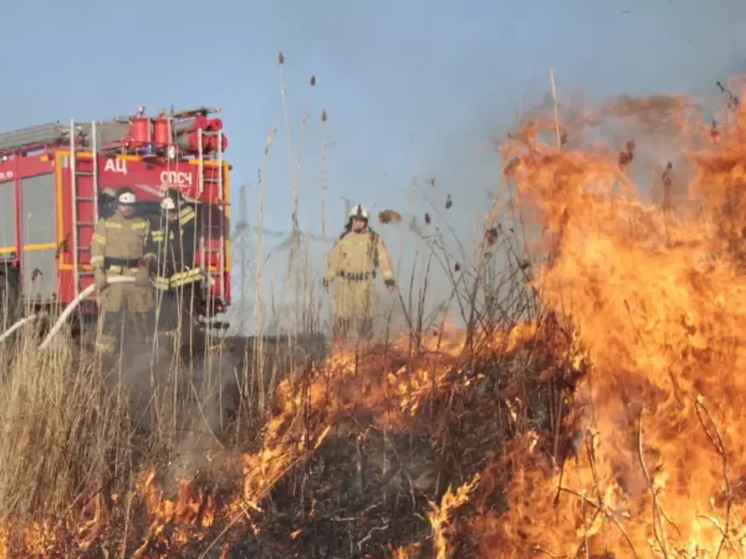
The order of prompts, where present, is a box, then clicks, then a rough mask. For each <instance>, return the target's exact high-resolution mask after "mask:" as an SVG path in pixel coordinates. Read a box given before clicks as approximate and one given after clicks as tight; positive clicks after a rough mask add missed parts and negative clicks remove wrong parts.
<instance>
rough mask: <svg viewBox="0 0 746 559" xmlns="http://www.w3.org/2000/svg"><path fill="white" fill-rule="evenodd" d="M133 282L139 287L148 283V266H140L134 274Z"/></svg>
mask: <svg viewBox="0 0 746 559" xmlns="http://www.w3.org/2000/svg"><path fill="white" fill-rule="evenodd" d="M135 284H136V285H139V286H141V287H146V286H148V285H149V284H150V272H149V270H148V268H146V267H144V266H143V267H141V268H140V269H139V270H137V274H135Z"/></svg>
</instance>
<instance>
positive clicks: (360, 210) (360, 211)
mask: <svg viewBox="0 0 746 559" xmlns="http://www.w3.org/2000/svg"><path fill="white" fill-rule="evenodd" d="M347 218H348V219H349V220H350V221H352V220H353V219H354V218H357V219H364V220H365V221H368V208H366V207H364V206H361V205H360V204H358V205H357V206H355V207H354V208H352V209H351V210H350V213H349V214H348V215H347Z"/></svg>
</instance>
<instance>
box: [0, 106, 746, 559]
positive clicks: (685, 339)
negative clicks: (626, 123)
mask: <svg viewBox="0 0 746 559" xmlns="http://www.w3.org/2000/svg"><path fill="white" fill-rule="evenodd" d="M621 101H622V102H616V103H615V104H611V105H607V106H606V107H605V108H603V109H602V110H601V115H602V116H604V115H606V116H608V115H609V114H612V115H616V116H624V117H625V118H626V117H630V116H631V117H635V118H638V119H640V121H641V123H642V126H643V130H649V129H650V127H651V126H653V125H654V123H655V122H658V121H662V122H663V125H664V126H663V128H664V129H665V130H667V131H668V132H669V133H670V131H671V130H676V131H677V132H676V133H677V134H683V133H684V132H686V133H687V134H688V133H691V132H692V130H694V131H697V133H699V131H701V132H702V134H704V135H705V136H704V137H702V138H697V139H696V140H697V142H692V141H688V142H687V145H694V144H695V143H698V144H699V145H700V148H698V151H692V152H688V153H687V154H686V155H687V156H689V157H690V161H691V162H692V164H693V166H694V169H695V172H694V174H693V175H692V177H691V180H690V184H689V189H688V191H689V198H688V200H687V202H686V204H684V205H678V206H676V207H673V206H672V205H671V204H670V201H669V203H667V204H665V205H664V207H661V206H659V205H653V204H649V203H646V202H645V201H644V200H643V198H642V196H641V195H640V193H639V189H638V188H637V187H636V185H635V184H634V181H633V180H632V179H631V178H630V175H629V172H630V171H629V164H630V162H631V161H632V160H633V159H635V160H637V158H638V156H639V155H640V153H639V150H640V148H639V146H640V145H641V143H640V142H637V141H634V140H630V141H629V142H628V143H627V147H626V148H625V149H624V150H623V152H622V156H620V153H619V151H618V150H617V151H614V150H599V149H597V147H594V148H593V149H588V150H587V151H583V150H580V149H575V148H573V151H568V145H570V144H567V143H563V142H560V147H559V148H558V147H557V146H556V144H555V142H554V141H553V139H552V140H548V141H547V142H546V143H545V142H543V141H542V139H541V133H542V131H543V130H544V129H546V131H547V132H548V133H549V135H550V136H549V137H550V138H552V133H553V132H556V128H557V127H556V123H555V122H554V121H553V119H552V118H551V117H549V116H547V117H544V118H543V119H542V118H538V119H536V120H535V121H534V122H533V123H531V124H530V125H529V126H527V127H526V128H524V129H522V130H520V131H519V132H518V133H516V134H511V135H510V136H509V137H508V141H507V142H506V143H505V144H503V145H502V146H501V151H502V154H503V156H504V157H505V160H506V162H509V164H508V165H507V166H506V175H507V176H508V178H509V181H510V183H511V185H512V187H513V188H515V190H516V192H515V194H516V198H517V201H518V209H519V210H520V211H522V212H524V216H527V217H531V218H532V220H533V223H534V224H541V225H542V226H543V227H544V230H543V231H542V232H541V233H540V234H537V235H536V236H535V237H534V238H533V241H535V242H536V244H535V246H533V247H532V252H533V256H535V257H536V258H534V260H535V261H536V262H539V263H538V264H534V265H531V264H529V260H528V259H527V258H526V255H525V254H522V253H521V251H520V250H518V249H517V248H516V247H517V245H518V243H517V236H516V233H515V231H516V227H517V223H519V220H516V221H515V222H514V223H512V224H507V223H506V224H503V223H499V224H498V223H496V222H495V220H494V218H491V219H488V221H487V223H485V236H484V239H483V240H482V241H481V242H480V244H479V246H478V247H477V249H476V250H475V255H476V256H475V257H474V258H473V259H472V261H471V262H469V261H468V259H467V258H466V257H465V255H460V256H459V257H458V258H457V259H454V257H451V256H449V255H448V254H445V253H444V251H442V250H440V249H441V246H442V245H440V244H438V243H439V241H438V240H437V238H436V239H435V240H430V241H428V243H429V244H428V249H429V250H430V251H431V252H432V255H433V256H432V258H433V259H434V260H436V261H437V262H438V263H439V264H440V266H441V268H442V271H443V272H444V273H446V274H447V276H448V277H449V279H451V281H452V288H453V293H452V295H451V299H450V302H452V303H453V305H452V307H455V308H456V311H454V312H459V313H460V314H461V317H462V318H463V320H464V322H465V324H466V328H465V330H464V331H463V332H461V331H458V330H456V329H454V328H452V327H449V326H447V323H446V322H442V323H441V326H440V328H438V327H435V328H433V327H431V326H430V325H427V324H426V322H427V321H426V320H424V319H423V315H422V313H421V312H420V313H419V316H418V315H417V313H415V312H411V309H410V312H409V313H408V323H409V325H410V327H411V331H410V332H408V333H407V334H406V335H402V336H401V337H398V338H395V339H394V341H393V342H391V343H389V344H380V345H377V346H372V347H366V348H364V349H360V348H353V347H347V348H336V349H335V351H334V352H332V353H331V354H329V355H327V356H326V358H325V359H323V360H310V361H305V362H303V361H296V362H295V366H294V367H292V368H289V370H288V371H285V372H286V373H289V374H285V375H279V376H277V380H278V383H277V385H276V388H274V389H273V391H272V396H273V399H270V402H269V404H268V406H267V408H266V409H265V410H262V411H261V413H259V414H257V415H256V417H254V419H257V420H259V421H257V422H256V423H255V424H254V425H257V426H258V427H257V428H256V429H255V430H254V431H248V432H247V430H246V428H245V427H244V431H243V433H244V436H243V437H241V438H233V439H231V440H230V441H229V440H228V439H224V440H221V446H219V447H215V448H213V449H209V450H207V451H205V452H204V453H203V454H204V456H203V457H204V458H205V460H203V461H202V462H201V465H200V468H199V469H197V470H192V471H190V472H189V475H182V476H180V477H179V478H178V479H177V480H176V483H171V484H169V483H168V481H167V479H166V477H165V476H164V471H169V469H168V462H169V461H171V460H172V459H173V452H174V449H175V448H177V447H178V445H177V444H175V443H174V442H173V439H174V438H175V437H176V434H177V431H178V430H177V428H176V426H175V424H174V423H173V422H171V421H170V420H167V419H166V418H168V417H171V415H172V413H171V412H173V410H172V409H171V408H169V407H168V406H166V404H165V399H164V402H163V403H161V405H159V406H156V407H155V409H156V410H157V413H155V414H154V417H155V420H154V423H151V424H149V427H148V429H145V430H144V431H145V432H140V431H142V430H143V428H142V426H141V425H140V426H139V427H138V428H139V429H140V431H138V428H135V427H133V422H132V412H131V409H132V408H131V406H128V405H125V404H124V401H123V400H121V399H112V398H113V397H112V392H111V390H110V389H109V388H108V385H107V384H106V383H105V382H104V378H105V377H102V376H101V375H99V374H98V373H97V372H96V371H97V369H96V368H95V366H93V365H89V363H88V362H87V361H85V360H83V361H80V362H79V363H78V362H77V360H76V358H75V357H74V356H73V355H72V354H70V353H69V351H68V350H66V349H58V350H56V351H55V352H53V353H50V354H46V355H39V354H36V353H35V352H34V351H33V350H32V349H31V346H26V347H25V348H24V347H23V346H22V347H21V349H20V350H19V353H18V355H17V357H16V359H15V361H14V365H13V366H12V367H11V369H10V370H9V371H8V373H6V375H5V377H4V378H3V381H2V383H1V385H0V403H2V404H3V407H2V409H3V410H4V411H3V413H4V414H5V415H4V425H5V428H4V430H3V432H2V435H0V437H1V438H0V459H2V460H3V463H4V464H5V465H4V468H3V469H2V470H0V510H2V511H3V512H4V516H3V520H4V524H3V526H4V532H3V535H4V537H3V538H2V545H3V546H4V547H2V548H0V550H2V551H3V552H4V554H5V556H29V555H33V554H38V555H49V556H91V557H99V556H134V557H172V556H187V557H190V556H195V557H226V558H228V557H243V556H252V557H270V558H271V557H288V556H293V557H296V556H297V557H383V556H389V557H397V558H399V559H403V558H405V557H407V558H410V559H414V558H421V557H436V558H438V559H444V558H446V557H531V556H535V555H542V554H543V555H544V556H548V557H565V558H576V557H587V558H591V557H593V558H601V557H669V558H672V557H691V558H693V557H716V556H720V557H739V556H743V555H744V552H743V542H744V541H746V529H744V524H743V519H744V517H745V516H746V506H745V505H744V498H743V490H742V484H743V480H744V479H745V476H746V463H745V462H744V460H743V458H742V457H743V455H744V451H745V450H746V449H744V446H743V445H744V443H743V438H742V437H741V436H740V433H741V431H742V430H743V428H746V424H745V423H744V414H743V412H742V410H743V409H744V404H743V402H742V400H743V397H742V396H741V394H742V393H743V392H744V390H743V389H744V386H743V382H742V375H741V370H742V369H741V367H742V366H743V364H744V361H745V359H746V355H744V353H743V349H742V346H743V344H742V343H741V340H742V339H743V337H744V333H743V332H741V331H740V330H741V329H742V325H743V324H744V318H746V309H745V308H744V304H743V300H744V297H743V294H744V292H746V283H745V282H744V279H743V276H742V275H740V274H739V273H738V272H737V270H738V267H737V266H738V263H739V261H740V257H741V256H742V255H741V254H740V249H739V247H740V246H742V242H741V239H742V231H743V230H744V226H746V222H745V221H744V220H746V215H744V214H743V211H742V208H743V204H742V202H741V192H742V189H741V188H740V187H741V184H742V182H743V175H744V170H743V164H742V162H741V159H743V158H742V157H741V155H742V154H743V153H744V147H743V146H744V145H746V144H744V143H743V137H742V130H743V125H745V124H746V115H744V113H741V112H738V111H740V108H736V109H734V108H733V107H732V106H731V108H730V110H731V111H735V112H733V113H732V114H731V115H730V119H728V120H726V119H722V120H723V121H724V122H729V123H730V124H729V125H728V126H721V127H720V128H719V131H718V138H717V141H716V142H713V141H712V138H711V137H709V136H707V134H708V133H709V132H708V130H707V129H706V127H690V126H683V125H681V126H679V125H678V120H677V119H682V118H683V116H682V114H683V113H682V111H684V112H685V109H688V107H689V105H688V104H686V103H684V102H682V101H676V100H672V99H669V98H662V97H659V98H653V99H649V100H642V101H635V102H632V101H631V100H628V99H623V100H621ZM661 107H662V109H661ZM661 110H662V112H661ZM650 111H652V112H654V113H660V114H654V115H649V114H648V113H649V112H650ZM583 114H586V115H587V111H586V112H584V113H583ZM594 118H595V117H594ZM593 121H594V119H586V122H587V123H591V122H593ZM588 126H590V124H588ZM653 128H655V131H656V133H660V128H659V127H657V126H653ZM675 141H676V142H677V145H683V142H681V138H679V137H677V138H675ZM578 143H579V139H578V138H574V139H573V142H572V143H571V145H573V146H576V145H578ZM701 146H707V147H701ZM633 148H634V149H633ZM661 168H662V167H661ZM666 168H667V169H668V167H666ZM658 178H659V179H660V178H661V177H660V174H659V175H658ZM661 180H663V179H661ZM668 180H669V181H671V180H673V179H671V177H670V176H669V177H668ZM668 186H671V185H670V184H669V185H668ZM496 250H501V251H502V252H503V255H504V257H505V259H504V260H503V262H502V263H501V265H502V266H503V267H504V270H503V273H502V274H499V275H495V272H494V266H495V262H494V258H493V255H494V253H495V251H496ZM454 260H457V262H458V264H459V266H458V268H456V267H455V266H454ZM428 266H429V264H428ZM454 269H455V270H456V271H455V272H454V271H453V270H454ZM535 298H538V300H539V304H538V308H539V309H540V310H541V312H539V313H535V312H534V311H533V309H535V308H536V301H534V299H535ZM423 299H424V296H421V297H420V300H423ZM29 343H30V342H29ZM259 347H263V344H259ZM246 361H247V362H255V361H257V360H256V359H254V357H253V356H247V358H246ZM70 371H75V374H71V373H70ZM262 374H264V373H262ZM239 377H240V375H239ZM245 388H246V387H243V389H240V390H239V392H240V394H241V395H242V397H243V398H244V399H245V398H247V394H248V393H249V392H250V391H248V390H246V389H245ZM254 397H255V396H254ZM242 406H243V408H251V409H255V408H252V407H251V406H250V405H249V403H247V402H245V401H244V402H243V403H242ZM239 415H240V414H239ZM244 422H246V419H245V418H244ZM154 426H155V427H154Z"/></svg>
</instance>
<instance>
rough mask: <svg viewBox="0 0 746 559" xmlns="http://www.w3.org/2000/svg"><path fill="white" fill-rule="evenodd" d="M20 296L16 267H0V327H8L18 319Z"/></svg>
mask: <svg viewBox="0 0 746 559" xmlns="http://www.w3.org/2000/svg"><path fill="white" fill-rule="evenodd" d="M20 296H21V289H20V281H19V277H18V269H17V268H11V267H7V268H5V269H0V327H2V326H4V328H8V327H10V326H11V325H12V324H13V323H14V322H15V321H16V320H17V319H18V311H19V302H20Z"/></svg>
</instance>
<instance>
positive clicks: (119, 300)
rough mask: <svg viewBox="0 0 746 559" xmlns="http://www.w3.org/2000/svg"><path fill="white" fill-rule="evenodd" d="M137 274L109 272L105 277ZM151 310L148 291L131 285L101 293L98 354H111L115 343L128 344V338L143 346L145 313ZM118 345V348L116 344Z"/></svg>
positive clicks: (146, 333)
mask: <svg viewBox="0 0 746 559" xmlns="http://www.w3.org/2000/svg"><path fill="white" fill-rule="evenodd" d="M137 273H138V270H137V269H135V268H133V269H121V268H119V269H116V270H113V269H109V270H107V271H106V275H107V276H108V277H115V276H133V277H134V276H135V275H137ZM152 307H153V295H152V292H151V291H150V288H149V287H144V286H139V285H133V284H130V283H114V284H111V285H108V286H107V287H105V288H104V289H103V290H102V291H101V303H100V314H99V322H98V328H99V330H98V335H99V340H98V343H97V346H98V348H99V349H100V350H103V351H110V350H112V349H113V348H114V344H115V342H116V341H117V340H128V339H133V338H130V334H134V335H135V336H136V339H138V340H141V341H143V342H145V341H147V340H148V338H149V336H150V329H149V327H148V313H149V312H150V310H151V309H152ZM117 345H119V344H117Z"/></svg>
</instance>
